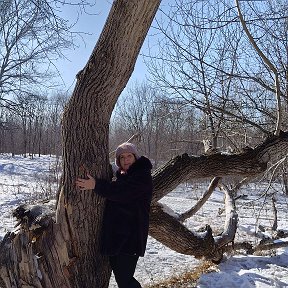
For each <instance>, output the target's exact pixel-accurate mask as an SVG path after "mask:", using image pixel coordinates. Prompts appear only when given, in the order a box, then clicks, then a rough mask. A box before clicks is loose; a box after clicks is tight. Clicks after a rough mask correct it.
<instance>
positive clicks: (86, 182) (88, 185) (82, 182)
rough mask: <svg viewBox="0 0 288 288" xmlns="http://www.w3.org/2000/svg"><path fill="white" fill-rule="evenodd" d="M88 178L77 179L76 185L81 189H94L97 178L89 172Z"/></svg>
mask: <svg viewBox="0 0 288 288" xmlns="http://www.w3.org/2000/svg"><path fill="white" fill-rule="evenodd" d="M87 177H88V179H83V178H78V179H77V180H76V187H77V188H79V189H80V190H93V189H94V188H95V185H96V180H95V179H94V178H93V177H92V176H91V175H90V174H87Z"/></svg>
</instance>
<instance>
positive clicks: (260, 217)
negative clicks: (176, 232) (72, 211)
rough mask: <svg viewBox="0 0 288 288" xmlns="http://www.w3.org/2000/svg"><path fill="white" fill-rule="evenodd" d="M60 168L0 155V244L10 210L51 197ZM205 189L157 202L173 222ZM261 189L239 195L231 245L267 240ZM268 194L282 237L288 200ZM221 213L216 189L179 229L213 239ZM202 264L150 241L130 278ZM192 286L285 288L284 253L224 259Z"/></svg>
mask: <svg viewBox="0 0 288 288" xmlns="http://www.w3.org/2000/svg"><path fill="white" fill-rule="evenodd" d="M59 167H60V162H59V159H58V158H56V157H55V156H47V155H41V157H38V156H35V157H34V158H33V159H31V158H30V157H26V158H24V157H22V156H15V157H11V156H9V155H7V154H5V155H0V209H1V210H0V211H1V215H0V223H1V225H0V240H1V239H2V238H3V236H4V235H5V233H6V232H7V231H11V230H14V225H15V224H16V221H15V219H13V217H12V215H11V212H12V210H13V209H14V208H16V207H17V206H19V205H20V204H23V203H33V202H35V201H36V202H37V201H42V200H45V199H49V198H51V196H52V195H55V192H56V190H57V179H58V177H59V171H60V168H59ZM204 184H205V183H204ZM207 187H208V183H206V184H205V185H203V184H199V183H193V182H192V183H186V184H182V185H181V186H179V187H178V188H177V189H175V190H174V191H173V192H172V193H170V194H169V195H167V196H166V197H164V198H163V199H162V200H161V201H160V202H161V204H162V206H163V209H164V211H166V212H168V213H169V214H170V215H174V216H175V217H177V216H178V215H180V214H181V213H183V212H184V211H186V210H188V209H190V208H191V207H192V206H194V205H195V203H196V202H197V200H198V199H200V197H201V195H202V194H203V192H204V191H205V189H207ZM266 189H267V185H265V183H256V184H252V185H250V186H247V187H245V188H244V189H243V191H240V194H245V195H246V196H245V197H243V198H242V199H239V200H237V202H236V205H237V212H238V214H239V223H238V230H237V235H236V239H235V240H236V241H249V242H251V243H254V244H255V243H258V242H259V238H256V237H255V235H262V236H269V235H271V231H270V230H269V229H268V228H270V227H272V224H273V219H274V218H273V214H272V209H271V207H272V206H271V200H267V199H270V198H269V195H270V194H267V193H268V192H267V191H266ZM273 192H277V193H275V197H276V206H277V211H278V229H281V230H283V231H284V232H287V231H288V222H287V219H288V217H287V216H288V209H287V208H288V197H285V196H284V195H283V192H282V191H281V186H280V185H279V184H277V183H276V184H273V186H271V187H270V189H269V193H273ZM265 193H266V194H265ZM265 200H266V201H265ZM223 208H224V194H223V193H222V192H221V191H219V190H216V191H215V192H214V193H213V194H212V196H211V197H210V198H209V200H208V202H207V203H205V205H204V206H203V207H202V208H201V209H200V210H199V211H198V212H197V213H196V215H194V216H193V217H192V218H190V219H187V220H186V221H185V222H184V224H185V225H186V226H187V227H189V229H191V230H193V231H198V229H201V228H203V227H204V226H205V224H209V225H210V226H211V227H212V230H213V232H214V234H215V235H216V234H217V233H221V228H222V227H223V224H224V222H225V213H223ZM262 227H264V229H265V231H262V230H263V228H262ZM260 228H261V229H260ZM278 241H287V240H286V239H279V240H278ZM201 263H202V260H197V259H195V258H194V257H193V256H189V255H182V254H178V253H176V252H175V251H172V250H170V249H169V248H167V247H165V246H163V245H162V244H161V243H159V242H157V241H156V240H155V239H153V238H151V237H149V238H148V246H147V250H146V254H145V257H141V258H140V259H139V262H138V266H137V269H136V272H135V277H136V278H137V279H138V280H139V281H140V282H141V283H143V284H144V285H145V284H147V285H148V284H153V283H157V282H158V281H159V280H164V279H166V278H169V277H172V276H175V275H180V274H181V273H182V272H187V271H191V270H193V269H195V268H196V267H197V266H199V265H201ZM115 287H117V286H116V284H115V281H114V279H113V277H112V278H111V283H110V286H109V288H115ZM197 287H199V288H210V287H211V288H212V287H213V288H217V287H219V288H220V287H221V288H223V287H224V288H234V287H235V288H236V287H237V288H250V287H251V288H252V287H253V288H254V287H256V288H258V287H259V288H265V287H288V248H279V249H277V250H274V251H272V252H269V253H268V252H266V253H262V255H244V254H243V255H241V254H240V255H230V256H228V255H225V256H224V259H223V261H222V262H221V263H220V264H219V265H217V266H216V268H214V270H213V271H212V272H210V273H207V274H203V275H202V276H201V277H200V279H199V281H198V283H197Z"/></svg>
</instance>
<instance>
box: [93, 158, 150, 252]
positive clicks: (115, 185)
mask: <svg viewBox="0 0 288 288" xmlns="http://www.w3.org/2000/svg"><path fill="white" fill-rule="evenodd" d="M151 169H152V164H151V162H150V160H149V159H148V158H146V157H144V156H141V157H140V158H139V159H137V160H136V161H135V162H134V163H133V164H132V165H131V166H130V167H129V169H128V171H127V173H126V174H121V173H119V172H118V171H117V174H116V177H117V179H116V181H112V182H109V181H106V180H101V179H97V180H96V187H95V192H96V193H97V194H98V195H101V196H103V197H105V198H106V199H107V201H106V207H105V210H104V219H103V228H102V244H101V246H102V253H103V254H105V255H117V254H129V255H138V256H144V253H145V249H146V243H147V237H148V229H149V212H150V204H151V198H152V177H151Z"/></svg>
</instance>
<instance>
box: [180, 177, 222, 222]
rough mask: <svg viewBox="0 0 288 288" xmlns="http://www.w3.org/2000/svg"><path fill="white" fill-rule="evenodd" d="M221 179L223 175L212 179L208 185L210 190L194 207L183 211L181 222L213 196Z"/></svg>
mask: <svg viewBox="0 0 288 288" xmlns="http://www.w3.org/2000/svg"><path fill="white" fill-rule="evenodd" d="M220 179H221V177H215V178H213V179H212V181H211V183H210V185H209V187H208V190H207V191H206V192H205V193H204V194H203V196H202V198H201V199H200V200H199V201H198V202H197V203H196V205H194V207H192V208H191V209H189V210H188V211H186V212H184V213H182V214H181V215H180V216H179V221H180V222H184V221H185V220H186V219H187V218H189V217H191V216H193V215H194V214H195V213H196V212H197V211H198V210H199V209H200V208H201V207H202V206H203V205H204V204H205V202H206V201H207V200H208V199H209V197H210V196H211V194H212V193H213V191H214V190H215V188H216V187H217V185H218V183H219V181H220Z"/></svg>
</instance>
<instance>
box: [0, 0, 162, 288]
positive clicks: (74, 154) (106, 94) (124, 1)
mask: <svg viewBox="0 0 288 288" xmlns="http://www.w3.org/2000/svg"><path fill="white" fill-rule="evenodd" d="M160 2H161V1H160V0H116V1H114V3H113V6H112V8H111V11H110V14H109V16H108V19H107V21H106V24H105V26H104V29H103V32H102V34H101V35H100V37H99V40H98V42H97V45H96V46H95V48H94V50H93V52H92V54H91V56H90V59H89V61H88V63H87V65H86V66H85V67H84V69H83V70H82V71H80V72H79V73H78V75H77V83H76V87H75V89H74V92H73V95H72V97H71V99H70V101H69V103H68V105H67V107H66V110H65V112H64V116H63V146H64V151H63V163H64V164H63V165H64V166H63V187H62V189H61V192H60V198H59V201H58V207H57V213H56V223H54V222H53V221H52V222H49V225H48V226H47V227H46V230H45V231H44V232H43V231H42V233H41V234H40V236H39V237H38V238H37V237H34V236H35V235H34V233H35V232H33V231H29V230H27V231H25V230H24V229H22V231H21V232H20V233H19V234H17V235H16V236H15V235H9V236H7V237H6V239H5V242H3V243H2V244H3V245H5V248H8V247H9V248H10V250H9V251H8V252H7V251H6V252H7V253H6V252H5V251H4V252H5V261H3V260H2V259H4V257H3V258H2V257H1V266H0V277H1V278H0V279H1V287H31V286H33V287H45V288H48V287H55V288H59V287H61V288H65V287H81V288H85V287H87V288H91V287H97V288H102V287H103V288H105V287H108V283H109V276H110V271H109V269H108V261H107V259H106V257H103V256H101V254H100V253H99V238H100V230H101V225H102V214H103V210H104V201H103V199H101V198H100V197H98V196H96V195H95V194H93V193H92V192H91V191H87V192H79V191H77V190H76V189H75V184H74V183H75V179H76V177H78V176H81V175H83V174H85V171H83V168H81V167H83V166H84V167H85V168H86V169H89V171H90V172H91V173H92V175H94V176H96V175H97V176H98V177H101V178H108V177H109V159H108V155H109V153H108V133H109V121H110V116H111V113H112V111H113V108H114V105H115V103H116V101H117V99H118V97H119V95H120V93H121V92H122V90H123V89H124V87H125V85H126V83H127V81H128V80H129V78H130V76H131V73H132V72H133V69H134V65H135V62H136V58H137V56H138V54H139V51H140V48H141V46H142V44H143V41H144V39H145V36H146V34H147V32H148V29H149V27H150V25H151V23H152V20H153V18H154V16H155V13H156V11H157V9H158V6H159V4H160ZM44 226H45V225H44ZM44 226H43V227H44ZM28 227H30V226H29V225H28ZM22 228H23V226H22ZM2 252H3V251H2ZM4 252H3V253H4ZM39 255H41V256H39Z"/></svg>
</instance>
